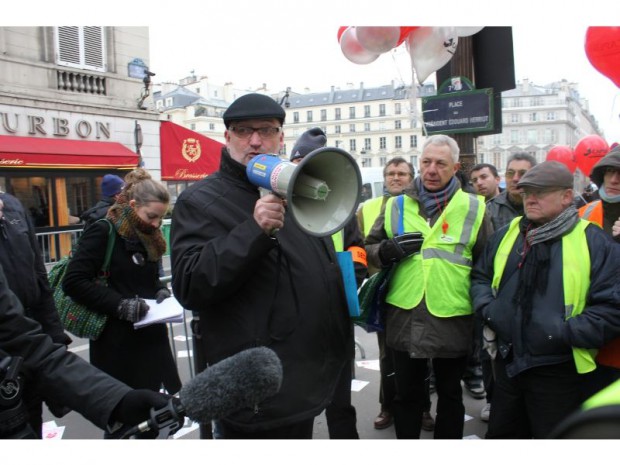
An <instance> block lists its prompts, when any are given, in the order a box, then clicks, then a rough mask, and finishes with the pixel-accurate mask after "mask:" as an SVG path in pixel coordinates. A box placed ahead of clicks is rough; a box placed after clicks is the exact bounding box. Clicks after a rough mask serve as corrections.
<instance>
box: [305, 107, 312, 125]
mask: <svg viewBox="0 0 620 465" xmlns="http://www.w3.org/2000/svg"><path fill="white" fill-rule="evenodd" d="M306 121H307V122H308V123H312V110H308V111H307V112H306Z"/></svg>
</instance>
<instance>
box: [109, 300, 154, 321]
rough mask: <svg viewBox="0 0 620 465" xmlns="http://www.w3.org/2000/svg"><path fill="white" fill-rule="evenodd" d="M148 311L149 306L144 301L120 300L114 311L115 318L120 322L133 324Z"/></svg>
mask: <svg viewBox="0 0 620 465" xmlns="http://www.w3.org/2000/svg"><path fill="white" fill-rule="evenodd" d="M148 311H149V306H148V304H147V303H146V302H145V301H144V299H139V298H136V299H121V303H120V304H118V308H117V309H116V316H118V317H119V318H120V319H121V320H127V321H131V322H132V323H135V322H136V321H140V320H141V319H142V318H144V317H145V316H146V313H147V312H148Z"/></svg>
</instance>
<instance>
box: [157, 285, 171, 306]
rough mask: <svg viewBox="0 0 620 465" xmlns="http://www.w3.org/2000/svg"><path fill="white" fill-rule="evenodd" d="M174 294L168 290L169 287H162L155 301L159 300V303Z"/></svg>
mask: <svg viewBox="0 0 620 465" xmlns="http://www.w3.org/2000/svg"><path fill="white" fill-rule="evenodd" d="M171 295H172V294H170V291H169V290H168V288H167V287H162V288H161V289H160V290H158V291H157V293H156V294H155V302H157V303H158V304H160V303H162V302H163V301H164V300H165V299H167V298H168V297H170V296H171Z"/></svg>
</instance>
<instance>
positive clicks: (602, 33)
mask: <svg viewBox="0 0 620 465" xmlns="http://www.w3.org/2000/svg"><path fill="white" fill-rule="evenodd" d="M585 46H586V56H587V57H588V60H590V63H591V64H592V66H594V68H596V69H597V70H598V71H599V72H600V73H601V74H603V75H604V76H607V77H608V78H609V79H611V80H612V81H613V83H614V84H616V86H618V87H620V27H589V28H588V30H587V31H586V45H585Z"/></svg>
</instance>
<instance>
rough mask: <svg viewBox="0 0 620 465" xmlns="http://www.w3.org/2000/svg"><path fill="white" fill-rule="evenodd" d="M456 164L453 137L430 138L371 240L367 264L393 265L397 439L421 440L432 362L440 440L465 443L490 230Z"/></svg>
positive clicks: (388, 308)
mask: <svg viewBox="0 0 620 465" xmlns="http://www.w3.org/2000/svg"><path fill="white" fill-rule="evenodd" d="M458 160H459V147H458V145H457V143H456V141H455V140H454V139H452V138H451V137H448V136H445V135H433V136H430V137H428V138H427V139H426V142H425V143H424V146H423V149H422V155H421V157H420V176H419V177H418V178H416V179H415V180H414V182H413V186H412V188H411V189H409V190H407V191H406V194H405V195H399V196H396V197H392V198H390V199H389V200H388V201H387V203H386V205H385V211H384V212H383V213H382V214H380V215H379V217H378V218H377V221H376V222H375V224H374V225H373V227H372V229H371V231H370V233H369V234H368V236H367V237H366V251H367V253H368V258H369V262H370V263H372V264H373V265H375V266H379V267H388V266H394V267H395V268H394V270H393V274H392V278H391V279H390V283H389V289H388V291H387V295H386V298H385V307H384V308H385V317H386V344H387V346H388V347H390V348H391V349H392V350H393V352H394V368H395V380H396V398H395V399H394V402H393V415H394V426H395V430H396V437H397V438H399V439H418V438H419V437H420V429H421V424H422V413H423V411H424V396H425V392H424V390H425V386H424V382H425V378H426V374H427V366H428V360H429V359H432V365H433V371H434V373H435V379H436V390H437V417H436V418H435V432H434V437H435V438H446V439H461V438H462V437H463V426H464V423H463V422H464V416H465V406H464V405H463V392H462V389H461V378H462V376H463V373H464V370H465V366H466V362H467V354H468V352H469V351H470V350H471V347H472V341H473V325H474V318H473V309H472V305H471V300H470V297H469V287H470V271H471V266H472V261H473V259H474V257H476V256H477V254H478V253H481V252H482V250H483V247H484V244H485V242H486V239H487V237H488V236H489V235H490V233H491V232H492V226H491V221H490V219H489V218H488V217H486V216H485V203H484V198H482V197H480V196H477V195H475V194H470V193H467V192H464V191H463V190H462V189H461V185H460V183H459V181H458V180H457V179H456V177H455V174H456V172H457V171H458V169H459V166H460V165H459V162H458ZM420 235H421V236H422V237H423V240H420V239H419V236H420ZM416 236H418V238H417V239H416Z"/></svg>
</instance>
